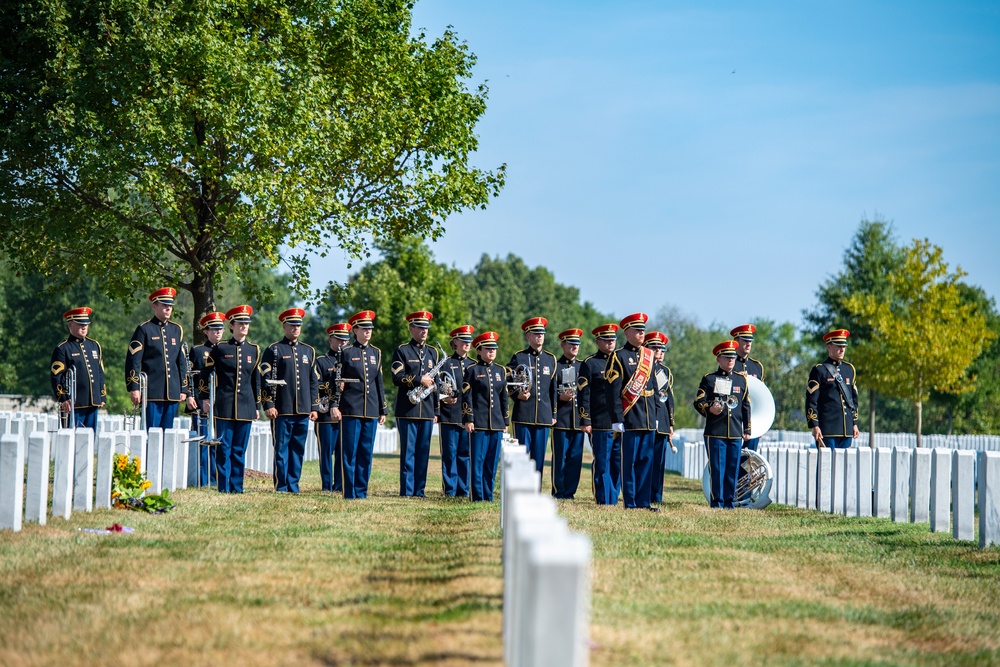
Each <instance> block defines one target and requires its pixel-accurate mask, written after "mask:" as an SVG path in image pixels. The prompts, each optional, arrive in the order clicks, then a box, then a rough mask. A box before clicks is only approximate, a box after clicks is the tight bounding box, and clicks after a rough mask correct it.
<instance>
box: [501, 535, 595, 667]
mask: <svg viewBox="0 0 1000 667" xmlns="http://www.w3.org/2000/svg"><path fill="white" fill-rule="evenodd" d="M590 559H591V545H590V538H588V537H587V536H586V535H579V534H572V533H569V534H566V535H564V536H562V537H561V538H557V539H541V540H536V541H535V542H533V543H532V546H531V550H530V552H529V554H528V559H527V560H528V566H527V572H526V576H525V579H526V580H527V582H526V583H527V587H526V589H527V591H526V592H527V594H528V599H527V600H525V605H524V617H523V622H522V623H521V624H520V625H521V627H522V628H523V629H524V631H525V632H524V636H523V641H522V642H521V643H520V644H519V647H520V648H521V649H522V651H521V656H522V661H521V662H520V664H521V665H524V666H525V667H581V666H583V667H585V666H586V665H587V664H588V658H589V652H590V646H589V643H590V642H589V625H590Z"/></svg>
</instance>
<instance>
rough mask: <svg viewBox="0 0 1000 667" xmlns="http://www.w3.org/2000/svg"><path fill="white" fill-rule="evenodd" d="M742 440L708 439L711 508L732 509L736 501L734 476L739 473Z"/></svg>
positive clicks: (711, 437) (710, 437)
mask: <svg viewBox="0 0 1000 667" xmlns="http://www.w3.org/2000/svg"><path fill="white" fill-rule="evenodd" d="M742 450H743V438H716V437H713V436H709V437H708V469H709V475H710V480H709V482H710V483H709V488H710V489H711V492H712V499H711V501H710V504H711V506H712V507H723V508H726V509H732V508H733V507H734V505H733V503H734V501H735V499H736V474H737V473H738V472H739V467H740V455H741V453H742Z"/></svg>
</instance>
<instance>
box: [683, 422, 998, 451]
mask: <svg viewBox="0 0 1000 667" xmlns="http://www.w3.org/2000/svg"><path fill="white" fill-rule="evenodd" d="M702 435H703V431H702V429H699V428H681V429H677V432H676V433H675V434H674V438H675V440H678V441H685V442H701V441H702ZM760 444H761V445H774V446H780V447H803V448H806V449H808V448H812V447H815V446H816V441H815V440H814V439H813V437H812V433H810V432H809V431H781V430H774V431H769V432H767V433H765V434H764V436H763V437H762V438H761V442H760ZM854 446H855V447H868V432H867V431H865V432H863V433H861V434H860V435H859V436H858V437H857V438H854ZM875 446H876V447H887V448H889V449H892V448H894V447H905V448H907V449H916V447H917V434H916V433H876V434H875ZM921 446H922V447H924V448H926V449H971V450H975V451H980V452H982V451H986V452H1000V435H941V434H930V435H924V436H922V438H921Z"/></svg>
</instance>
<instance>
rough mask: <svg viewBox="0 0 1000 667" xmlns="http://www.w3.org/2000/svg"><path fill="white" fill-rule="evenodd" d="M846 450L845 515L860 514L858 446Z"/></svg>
mask: <svg viewBox="0 0 1000 667" xmlns="http://www.w3.org/2000/svg"><path fill="white" fill-rule="evenodd" d="M842 451H843V452H844V516H857V515H858V448H857V447H849V448H848V449H844V450H842Z"/></svg>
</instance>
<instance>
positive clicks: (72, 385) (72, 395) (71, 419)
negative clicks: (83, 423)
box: [60, 366, 76, 428]
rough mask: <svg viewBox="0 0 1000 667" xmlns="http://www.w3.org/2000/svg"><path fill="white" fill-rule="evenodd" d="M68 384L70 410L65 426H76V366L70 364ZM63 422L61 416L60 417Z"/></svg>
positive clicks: (67, 375)
mask: <svg viewBox="0 0 1000 667" xmlns="http://www.w3.org/2000/svg"><path fill="white" fill-rule="evenodd" d="M66 385H67V391H68V392H69V412H68V413H66V417H67V419H66V426H65V427H64V428H76V367H75V366H70V367H69V368H68V369H66ZM60 423H61V417H60Z"/></svg>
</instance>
